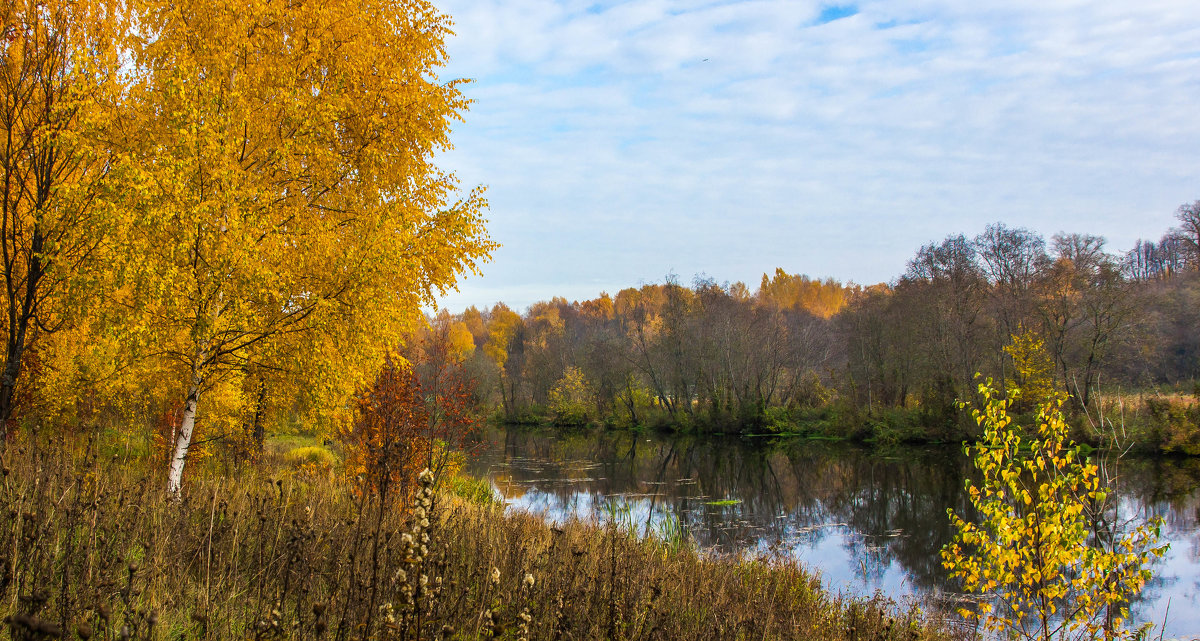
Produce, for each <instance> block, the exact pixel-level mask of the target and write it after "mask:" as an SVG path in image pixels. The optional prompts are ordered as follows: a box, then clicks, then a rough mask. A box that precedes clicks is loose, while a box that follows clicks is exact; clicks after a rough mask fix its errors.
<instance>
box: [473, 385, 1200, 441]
mask: <svg viewBox="0 0 1200 641" xmlns="http://www.w3.org/2000/svg"><path fill="white" fill-rule="evenodd" d="M1034 415H1035V413H1034V412H1023V413H1018V414H1017V418H1018V419H1019V420H1020V421H1022V422H1028V420H1029V419H1030V418H1032V417H1033V416H1034ZM1100 417H1103V420H1104V424H1105V426H1106V430H1105V431H1101V430H1100V429H1097V425H1098V424H1099V420H1100ZM1069 418H1070V421H1069V423H1068V424H1069V426H1070V436H1071V439H1072V440H1073V441H1074V442H1076V443H1079V444H1080V445H1083V446H1085V447H1087V448H1091V449H1100V448H1105V447H1111V446H1113V445H1114V443H1119V444H1121V445H1122V446H1123V449H1125V450H1126V451H1127V452H1128V453H1129V454H1135V455H1139V456H1157V455H1165V456H1200V399H1196V398H1194V397H1188V396H1184V395H1182V394H1160V393H1156V394H1152V395H1139V396H1122V397H1118V399H1116V400H1113V401H1108V400H1105V401H1104V403H1103V405H1102V406H1101V407H1100V408H1099V410H1098V413H1097V414H1096V415H1089V414H1087V413H1084V412H1077V413H1074V414H1072V415H1071V416H1069ZM492 420H493V421H494V422H495V423H497V424H500V425H503V426H505V427H508V428H536V429H552V430H562V429H566V430H583V431H588V430H629V431H633V432H640V431H645V430H650V431H656V432H660V433H665V434H697V435H713V436H742V437H748V438H751V437H759V438H761V437H770V438H795V439H804V440H827V441H845V442H850V443H856V444H860V445H865V446H870V447H889V446H893V445H945V446H947V447H955V448H960V447H961V446H962V445H963V443H973V442H975V441H976V440H977V439H978V437H979V434H978V430H977V429H975V426H974V423H973V422H969V421H970V420H971V417H970V413H969V412H968V411H966V410H961V411H959V412H958V413H956V414H954V415H952V416H951V417H950V418H947V417H944V416H940V415H939V416H930V415H929V414H928V413H927V412H925V411H923V410H922V409H921V408H887V409H882V410H860V409H858V408H854V407H852V406H845V405H837V404H830V405H826V406H822V407H815V408H803V409H799V408H798V409H793V410H788V409H786V408H779V409H778V410H777V411H774V412H771V419H770V422H767V423H764V424H758V425H749V426H740V425H737V424H736V423H731V424H724V425H722V426H720V427H714V426H712V425H710V424H706V423H704V422H675V423H672V422H670V421H669V420H667V419H666V418H665V417H663V418H660V419H659V420H650V421H648V422H646V423H639V424H636V425H631V424H629V423H628V422H621V421H614V420H591V421H588V422H570V423H564V422H562V421H560V420H557V418H556V417H555V415H554V414H553V413H552V412H550V411H548V410H545V409H544V408H531V410H530V412H529V413H528V414H526V415H524V416H522V417H518V418H507V417H504V416H503V415H494V416H493V417H492ZM1114 428H1115V429H1117V430H1119V431H1120V433H1119V434H1117V435H1116V436H1114V434H1113V433H1112V430H1113V429H1114ZM726 430H728V431H726Z"/></svg>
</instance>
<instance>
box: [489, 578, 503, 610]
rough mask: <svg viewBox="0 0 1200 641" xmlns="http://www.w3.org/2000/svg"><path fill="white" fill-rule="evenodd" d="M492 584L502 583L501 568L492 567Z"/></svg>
mask: <svg viewBox="0 0 1200 641" xmlns="http://www.w3.org/2000/svg"><path fill="white" fill-rule="evenodd" d="M492 585H500V568H492ZM488 612H491V610H488Z"/></svg>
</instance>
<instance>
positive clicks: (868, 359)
mask: <svg viewBox="0 0 1200 641" xmlns="http://www.w3.org/2000/svg"><path fill="white" fill-rule="evenodd" d="M1177 218H1178V220H1179V223H1180V225H1179V227H1177V228H1174V229H1171V230H1169V231H1168V232H1167V233H1166V234H1165V235H1163V236H1162V237H1161V239H1159V240H1158V241H1146V240H1143V241H1139V242H1138V243H1137V244H1136V245H1135V246H1134V248H1133V249H1132V250H1131V251H1129V252H1128V253H1124V254H1119V253H1113V252H1111V251H1109V250H1108V248H1107V247H1106V243H1105V239H1104V238H1102V237H1100V236H1095V235H1091V234H1086V233H1061V234H1056V235H1054V236H1053V237H1051V238H1049V239H1047V238H1045V237H1043V236H1041V235H1039V234H1037V233H1035V232H1032V231H1030V230H1028V229H1022V228H1012V227H1008V226H1006V225H1004V224H1002V223H997V224H993V225H990V226H988V227H987V229H986V230H985V231H984V232H983V233H981V234H979V235H978V236H976V237H974V238H969V237H966V236H964V235H961V234H959V235H955V236H949V237H947V238H945V239H944V240H941V241H939V242H931V243H929V244H927V245H925V246H923V247H921V248H920V249H919V250H918V251H917V253H916V255H915V256H913V257H912V259H911V260H910V261H909V262H908V266H907V269H906V271H905V273H904V274H903V275H902V276H900V277H899V278H897V279H896V280H895V281H893V282H891V283H886V284H878V285H871V286H860V285H855V284H849V283H840V282H838V281H835V280H832V279H825V280H817V279H812V278H809V277H807V276H804V275H795V274H789V273H787V272H785V271H784V270H783V269H777V270H776V271H775V273H774V274H772V275H765V274H764V275H763V277H762V280H761V282H760V283H759V284H758V287H757V289H753V290H752V289H751V288H750V287H749V286H748V285H746V284H744V283H740V282H738V283H732V284H730V283H721V282H717V281H715V280H712V279H710V278H703V277H697V278H695V279H694V280H693V281H692V282H691V283H690V284H684V283H681V282H680V281H679V280H678V279H677V278H675V277H674V276H668V277H667V278H666V279H665V280H664V282H662V283H658V284H651V285H644V286H642V287H640V288H629V289H623V290H621V291H619V292H617V293H616V295H615V296H610V295H608V294H602V295H601V296H600V297H598V298H596V299H593V300H587V301H582V302H568V301H566V300H564V299H562V298H554V299H552V300H550V301H545V302H539V303H537V304H535V305H532V306H531V307H530V308H529V309H528V311H526V312H525V313H524V314H518V313H517V312H515V311H513V310H511V309H509V308H508V307H507V306H505V305H504V304H497V305H496V306H494V307H493V308H492V309H490V310H479V309H476V308H469V309H467V310H466V311H465V312H463V313H462V314H459V315H456V316H451V315H448V314H445V313H443V314H442V316H440V317H439V318H438V319H436V321H435V323H434V324H433V331H434V332H435V333H440V334H442V335H444V337H445V338H446V340H447V341H448V344H449V348H450V352H451V353H452V354H454V359H455V360H456V361H458V362H459V363H460V364H461V367H462V368H464V369H465V371H466V372H467V373H468V375H469V376H470V377H471V378H473V379H474V380H475V382H476V393H477V394H478V395H479V396H480V400H481V401H482V402H483V403H485V405H487V406H489V407H492V408H494V410H495V412H496V413H497V414H498V416H500V417H501V418H503V419H504V420H507V421H512V422H525V421H540V420H552V421H555V422H558V423H565V424H571V423H588V422H594V421H599V422H604V423H607V424H609V425H612V426H639V425H640V426H650V427H668V428H686V429H697V430H707V431H727V432H729V431H733V432H746V431H763V430H767V431H790V430H792V429H793V428H796V427H797V426H802V424H803V423H804V421H805V420H806V419H809V420H811V421H815V422H820V421H821V420H826V421H828V420H831V418H836V417H835V416H834V414H837V415H839V416H840V417H841V420H843V421H846V420H848V419H852V420H853V421H858V422H862V420H863V418H864V417H868V418H869V417H871V416H879V415H886V414H887V413H888V412H889V411H895V410H900V411H904V412H906V413H907V414H910V415H915V416H916V418H915V419H914V420H919V421H921V422H922V423H923V424H925V425H944V426H946V429H947V430H948V431H947V432H946V433H945V434H937V433H935V434H932V435H931V434H930V433H929V432H928V431H925V432H923V436H924V437H941V436H946V437H952V436H956V435H957V432H956V430H958V429H959V428H961V426H962V425H961V424H962V423H963V421H962V416H961V413H960V412H958V410H957V408H956V405H955V404H956V401H958V400H960V399H969V398H971V397H972V395H973V393H974V390H975V388H976V385H977V381H976V378H975V377H976V373H981V374H983V375H984V376H988V377H992V378H993V379H994V380H996V381H998V382H999V384H1000V385H1002V386H1007V387H1019V388H1023V389H1026V390H1027V391H1029V390H1034V391H1036V393H1037V394H1039V395H1046V394H1049V393H1051V392H1053V391H1055V390H1057V391H1061V392H1063V393H1066V394H1068V395H1069V399H1070V401H1069V405H1070V406H1071V407H1073V408H1074V409H1075V410H1082V409H1084V408H1087V407H1090V406H1093V405H1095V404H1096V403H1097V393H1098V392H1099V391H1106V392H1109V393H1111V392H1113V391H1116V390H1120V391H1121V392H1123V393H1132V394H1146V393H1156V392H1160V393H1161V394H1160V395H1162V394H1166V395H1168V396H1169V395H1171V394H1170V392H1178V391H1179V390H1181V389H1182V390H1185V391H1186V394H1185V396H1186V395H1191V394H1192V393H1193V388H1194V381H1196V379H1197V374H1198V368H1200V363H1198V358H1197V357H1198V354H1200V330H1198V328H1200V276H1198V275H1197V274H1198V272H1200V201H1197V202H1195V203H1192V204H1190V205H1184V206H1182V207H1180V208H1179V210H1178V211H1177ZM1035 379H1036V380H1035ZM1025 396H1026V399H1027V401H1026V404H1027V405H1028V404H1029V403H1031V402H1032V399H1030V398H1029V394H1026V395H1025ZM1174 396H1180V395H1179V394H1174ZM831 413H832V414H831ZM868 422H869V421H868ZM868 436H869V435H868ZM901 438H904V435H903V434H901Z"/></svg>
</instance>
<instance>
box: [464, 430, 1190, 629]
mask: <svg viewBox="0 0 1200 641" xmlns="http://www.w3.org/2000/svg"><path fill="white" fill-rule="evenodd" d="M969 463H970V462H969V461H968V460H967V459H966V457H964V456H963V455H962V454H961V453H960V452H959V451H958V449H957V448H954V447H947V448H898V449H890V450H887V451H886V452H882V451H878V450H876V451H871V450H867V449H863V448H858V447H853V446H849V445H845V444H831V443H823V442H816V441H799V440H774V439H763V438H752V439H733V438H703V439H701V438H667V437H663V436H658V435H646V434H642V435H633V434H628V433H601V434H580V433H576V434H565V435H564V434H555V433H553V432H549V431H528V430H512V431H503V430H494V431H491V432H489V433H488V434H487V444H486V445H485V447H484V449H483V451H482V452H481V453H480V455H479V457H478V458H477V459H476V460H474V461H473V462H472V463H471V466H470V471H471V472H473V473H474V474H477V475H479V476H487V477H488V478H489V479H490V480H491V481H492V483H493V485H494V487H495V489H496V491H497V492H498V493H499V494H500V495H501V496H503V497H504V499H505V501H506V502H507V504H508V506H509V509H512V510H528V511H530V512H533V513H537V514H542V515H544V517H545V518H546V519H548V520H550V521H563V520H566V519H569V518H580V519H585V520H606V519H609V518H612V516H613V515H614V514H616V515H617V517H616V518H618V520H620V521H622V522H625V523H628V524H632V525H633V526H634V527H636V528H637V529H638V531H639V532H642V533H646V532H649V533H651V534H654V533H657V532H661V531H662V530H663V528H664V527H666V525H665V523H666V522H667V520H668V519H669V518H678V520H679V523H681V524H682V525H683V526H684V527H685V528H686V530H687V531H688V533H689V536H690V537H691V538H692V539H693V540H694V541H695V542H696V543H697V544H698V545H700V546H701V547H703V548H712V549H716V550H720V551H725V552H728V551H739V550H750V551H755V552H757V553H761V554H781V555H786V556H790V557H791V558H794V559H796V560H798V561H799V562H800V563H802V564H804V565H805V566H807V567H809V568H811V569H815V570H817V571H819V572H820V573H821V576H822V578H823V581H824V583H825V584H826V585H827V586H829V587H830V588H832V589H834V590H842V591H846V592H853V593H857V594H870V593H872V592H874V591H876V590H880V591H882V592H883V593H884V594H886V595H888V596H892V597H894V598H905V597H908V596H911V595H919V596H922V597H925V596H929V595H933V594H944V593H946V592H948V591H951V590H952V586H951V584H949V583H948V582H947V580H946V577H945V574H944V571H943V570H942V568H941V562H940V557H939V555H938V551H939V550H940V549H941V547H942V546H943V545H944V544H945V543H946V542H947V541H949V539H950V537H951V535H952V531H951V528H950V523H949V520H948V518H947V516H946V509H947V508H953V509H955V510H956V511H958V512H960V513H962V512H964V511H965V510H966V509H967V499H966V496H965V493H964V492H963V489H962V488H963V481H964V479H965V478H966V477H967V475H968V474H970V473H971V472H972V470H971V468H970V464H969ZM1122 466H1123V468H1122V472H1121V474H1122V478H1123V482H1124V484H1125V489H1124V492H1125V494H1124V495H1123V496H1122V497H1121V506H1122V509H1123V510H1124V511H1125V512H1126V513H1127V514H1134V513H1136V514H1138V515H1140V516H1141V517H1146V516H1148V515H1151V514H1160V515H1162V516H1163V518H1164V520H1165V524H1164V527H1163V541H1166V542H1170V543H1171V549H1170V550H1169V551H1168V552H1167V554H1166V556H1165V557H1164V558H1163V560H1161V561H1160V562H1158V563H1157V564H1156V565H1155V566H1154V568H1153V571H1154V574H1155V578H1154V579H1153V581H1152V582H1151V583H1150V585H1148V586H1147V588H1146V590H1145V592H1144V593H1143V597H1142V599H1141V600H1140V601H1139V602H1138V603H1137V604H1135V607H1134V618H1135V619H1136V620H1138V621H1153V622H1155V623H1156V624H1159V623H1161V622H1162V620H1163V615H1164V611H1165V610H1166V608H1167V604H1168V602H1169V603H1170V612H1169V617H1168V623H1167V629H1166V633H1165V637H1164V638H1167V637H1188V636H1192V635H1200V609H1198V608H1197V606H1198V605H1200V534H1198V533H1197V522H1198V513H1200V492H1198V491H1197V489H1198V487H1200V460H1175V459H1171V460H1157V461H1149V460H1138V459H1127V460H1125V461H1122Z"/></svg>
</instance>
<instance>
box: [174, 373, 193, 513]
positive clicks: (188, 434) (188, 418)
mask: <svg viewBox="0 0 1200 641" xmlns="http://www.w3.org/2000/svg"><path fill="white" fill-rule="evenodd" d="M200 383H201V380H200V378H199V377H198V376H193V377H192V386H191V388H189V389H188V397H187V403H186V404H185V405H184V406H183V421H182V422H181V423H180V425H179V437H178V438H177V439H176V440H175V453H174V454H172V456H171V469H170V471H169V472H168V473H167V494H169V495H171V496H172V497H174V498H179V490H180V488H181V487H183V465H184V463H186V462H187V455H188V448H189V447H191V444H192V430H193V429H195V427H196V405H197V404H198V403H199V402H200Z"/></svg>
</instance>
